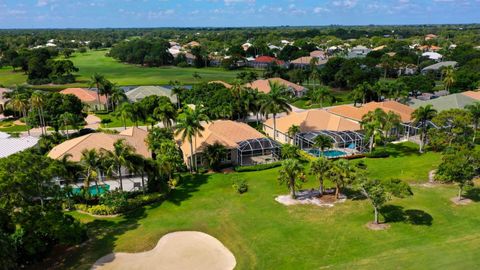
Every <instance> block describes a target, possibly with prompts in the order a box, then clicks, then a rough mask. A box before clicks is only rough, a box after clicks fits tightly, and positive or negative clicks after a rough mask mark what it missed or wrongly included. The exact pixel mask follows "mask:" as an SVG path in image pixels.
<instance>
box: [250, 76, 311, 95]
mask: <svg viewBox="0 0 480 270" xmlns="http://www.w3.org/2000/svg"><path fill="white" fill-rule="evenodd" d="M270 82H272V83H274V82H276V83H278V84H280V85H282V86H284V87H285V88H286V89H287V90H288V91H290V92H292V94H294V95H295V96H297V97H302V96H304V95H305V94H306V93H307V91H308V89H307V88H306V87H303V86H301V85H299V84H296V83H292V82H289V81H287V80H285V79H282V78H278V77H277V78H270V79H266V80H256V81H253V82H251V83H247V84H246V85H245V86H246V87H250V88H252V89H257V90H258V91H259V92H263V93H265V94H268V93H270V90H271V88H270Z"/></svg>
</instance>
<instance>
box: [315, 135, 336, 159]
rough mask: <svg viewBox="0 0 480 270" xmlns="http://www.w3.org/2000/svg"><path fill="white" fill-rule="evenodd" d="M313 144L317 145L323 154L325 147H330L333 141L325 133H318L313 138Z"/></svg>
mask: <svg viewBox="0 0 480 270" xmlns="http://www.w3.org/2000/svg"><path fill="white" fill-rule="evenodd" d="M313 146H314V147H317V148H318V149H319V150H320V152H321V153H322V156H323V152H324V151H325V149H327V148H332V146H333V141H332V138H330V137H328V136H326V135H318V136H317V137H315V139H313Z"/></svg>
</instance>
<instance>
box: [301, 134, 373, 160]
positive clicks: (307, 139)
mask: <svg viewBox="0 0 480 270" xmlns="http://www.w3.org/2000/svg"><path fill="white" fill-rule="evenodd" d="M320 135H323V136H327V137H329V138H330V139H331V140H332V144H333V146H332V147H331V148H330V149H329V150H328V151H326V153H327V154H326V156H327V157H340V156H346V155H351V154H357V153H362V152H364V151H365V149H366V148H365V142H364V141H365V140H364V139H365V136H364V135H363V134H361V133H359V132H356V131H331V130H320V131H309V132H302V133H299V134H297V136H296V138H295V144H296V145H297V146H298V147H300V149H302V150H305V151H307V152H308V153H310V154H313V155H317V156H318V155H319V154H320V153H319V150H318V149H317V148H316V147H315V146H314V144H315V138H316V137H317V136H320Z"/></svg>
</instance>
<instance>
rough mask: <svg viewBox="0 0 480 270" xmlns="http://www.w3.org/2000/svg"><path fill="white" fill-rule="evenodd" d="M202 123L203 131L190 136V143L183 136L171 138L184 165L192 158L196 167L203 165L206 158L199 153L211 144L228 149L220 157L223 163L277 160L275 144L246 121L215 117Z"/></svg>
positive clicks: (277, 146)
mask: <svg viewBox="0 0 480 270" xmlns="http://www.w3.org/2000/svg"><path fill="white" fill-rule="evenodd" d="M202 126H203V128H204V130H203V131H201V132H200V133H199V134H197V136H195V138H193V139H192V141H193V142H194V144H193V145H190V143H189V142H188V140H187V139H186V140H182V139H181V136H180V135H177V136H176V138H175V140H176V141H177V144H178V145H179V146H180V149H181V150H182V153H183V159H184V161H185V164H186V165H187V166H188V167H190V166H191V164H194V162H195V160H196V162H197V165H198V166H205V165H206V164H207V161H206V159H205V157H204V156H203V155H202V152H203V151H204V149H205V148H206V147H207V146H209V145H213V144H215V143H218V144H221V145H223V146H224V147H225V148H227V149H228V151H227V154H226V156H225V157H223V160H222V163H224V164H233V165H247V164H248V165H251V164H258V163H267V162H271V161H274V160H277V159H278V153H279V144H278V143H277V142H274V141H273V140H271V139H269V138H267V137H266V136H265V135H263V134H262V133H260V132H258V131H257V130H256V129H254V128H253V127H251V126H249V125H248V124H245V123H240V122H235V121H231V120H216V121H212V122H209V123H203V124H202ZM191 146H192V148H191ZM192 153H193V155H192Z"/></svg>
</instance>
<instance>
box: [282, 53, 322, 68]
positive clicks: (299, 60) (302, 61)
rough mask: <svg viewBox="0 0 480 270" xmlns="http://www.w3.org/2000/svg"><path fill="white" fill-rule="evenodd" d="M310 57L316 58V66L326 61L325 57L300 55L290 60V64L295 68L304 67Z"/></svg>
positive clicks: (309, 61)
mask: <svg viewBox="0 0 480 270" xmlns="http://www.w3.org/2000/svg"><path fill="white" fill-rule="evenodd" d="M312 59H317V65H316V66H317V67H320V66H323V65H325V64H326V63H327V62H328V60H326V59H320V58H317V57H313V56H302V57H299V58H297V59H295V60H293V61H291V62H290V64H291V65H293V66H294V67H296V68H305V67H309V66H310V63H311V61H312Z"/></svg>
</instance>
